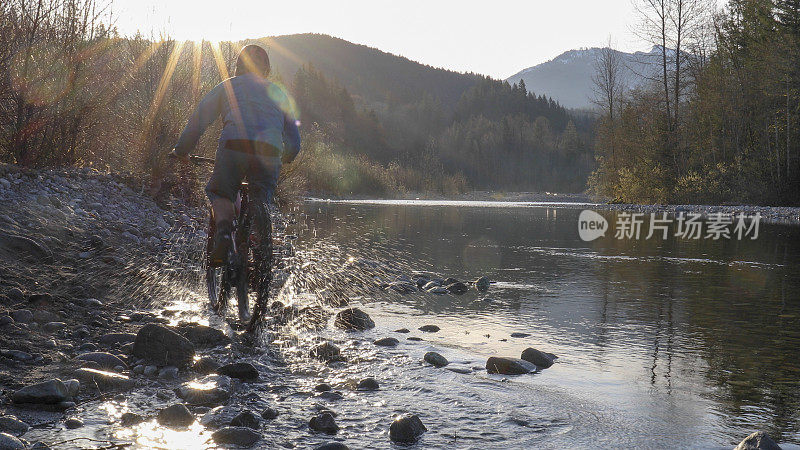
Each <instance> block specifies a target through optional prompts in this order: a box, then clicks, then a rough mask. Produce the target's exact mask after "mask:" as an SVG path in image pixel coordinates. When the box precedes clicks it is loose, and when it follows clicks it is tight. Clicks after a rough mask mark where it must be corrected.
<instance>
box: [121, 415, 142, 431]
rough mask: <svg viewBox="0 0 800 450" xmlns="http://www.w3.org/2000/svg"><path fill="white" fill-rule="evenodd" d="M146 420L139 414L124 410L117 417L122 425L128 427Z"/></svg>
mask: <svg viewBox="0 0 800 450" xmlns="http://www.w3.org/2000/svg"><path fill="white" fill-rule="evenodd" d="M145 420H147V419H146V418H144V417H142V416H140V415H139V414H136V413H132V412H126V413H123V414H122V415H121V416H120V418H119V424H120V425H122V426H123V427H130V426H134V425H139V424H140V423H142V422H144V421H145Z"/></svg>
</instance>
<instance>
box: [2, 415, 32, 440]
mask: <svg viewBox="0 0 800 450" xmlns="http://www.w3.org/2000/svg"><path fill="white" fill-rule="evenodd" d="M28 429H30V425H28V424H27V423H25V422H23V421H21V420H19V419H17V418H16V417H15V416H1V417H0V432H3V433H8V434H13V435H15V436H19V435H21V434H24V433H25V432H26V431H28Z"/></svg>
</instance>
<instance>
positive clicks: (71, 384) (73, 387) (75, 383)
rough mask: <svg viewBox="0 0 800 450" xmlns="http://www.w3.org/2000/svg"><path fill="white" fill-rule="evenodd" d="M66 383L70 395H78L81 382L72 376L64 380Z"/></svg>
mask: <svg viewBox="0 0 800 450" xmlns="http://www.w3.org/2000/svg"><path fill="white" fill-rule="evenodd" d="M64 385H65V386H66V387H67V392H68V393H69V396H70V397H73V398H74V397H75V396H76V395H78V392H80V390H81V382H80V381H79V380H76V379H75V378H71V379H69V380H67V381H65V382H64Z"/></svg>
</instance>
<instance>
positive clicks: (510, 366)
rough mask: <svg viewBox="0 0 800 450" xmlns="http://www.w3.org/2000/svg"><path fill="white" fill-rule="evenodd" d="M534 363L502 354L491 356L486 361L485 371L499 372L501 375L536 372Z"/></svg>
mask: <svg viewBox="0 0 800 450" xmlns="http://www.w3.org/2000/svg"><path fill="white" fill-rule="evenodd" d="M536 370H537V368H536V366H535V365H534V364H532V363H530V362H528V361H525V360H524V359H517V358H507V357H504V356H492V357H491V358H489V359H488V360H487V361H486V371H487V372H488V373H499V374H503V375H522V374H526V373H531V372H536Z"/></svg>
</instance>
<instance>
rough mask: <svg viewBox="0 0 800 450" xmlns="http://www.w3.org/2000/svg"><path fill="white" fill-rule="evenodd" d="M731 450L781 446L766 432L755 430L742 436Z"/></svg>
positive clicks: (765, 449) (777, 449)
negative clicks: (744, 436) (741, 439)
mask: <svg viewBox="0 0 800 450" xmlns="http://www.w3.org/2000/svg"><path fill="white" fill-rule="evenodd" d="M733 450H781V447H780V446H779V445H778V444H776V443H775V441H773V440H772V439H770V437H769V436H768V435H767V433H765V432H763V431H756V432H755V433H753V434H751V435H750V436H747V437H746V438H744V440H743V441H742V442H740V443H739V445H737V446H736V448H735V449H733Z"/></svg>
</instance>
